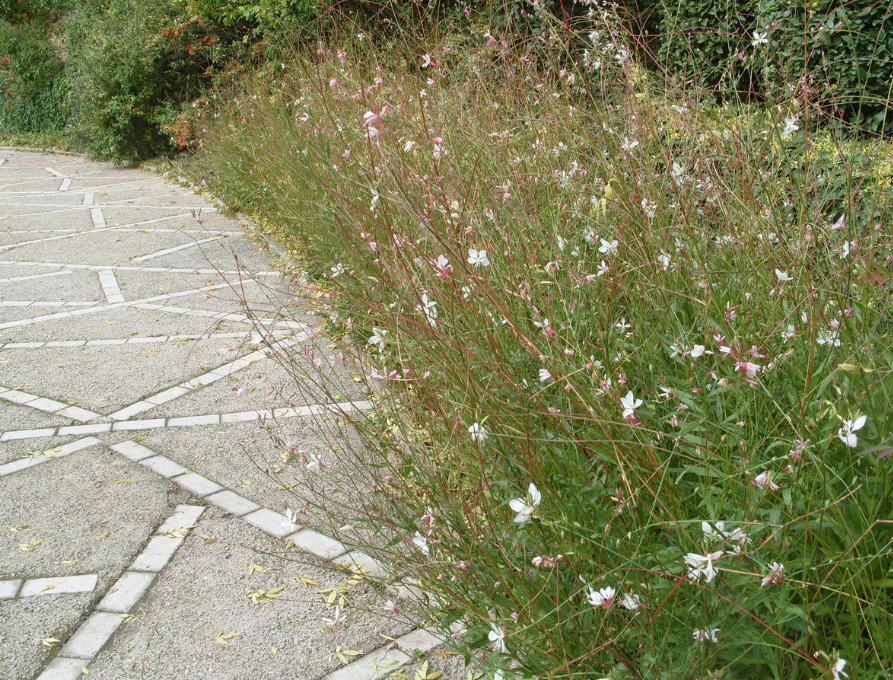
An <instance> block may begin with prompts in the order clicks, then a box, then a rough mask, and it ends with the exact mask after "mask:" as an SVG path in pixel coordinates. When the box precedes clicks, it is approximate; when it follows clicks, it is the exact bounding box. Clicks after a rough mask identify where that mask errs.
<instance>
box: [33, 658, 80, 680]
mask: <svg viewBox="0 0 893 680" xmlns="http://www.w3.org/2000/svg"><path fill="white" fill-rule="evenodd" d="M84 665H85V661H84V660H83V659H70V658H66V657H64V656H57V657H56V658H55V659H53V660H52V661H51V662H50V665H49V666H47V667H46V668H45V669H44V671H43V673H41V674H40V675H38V676H37V680H81V678H85V677H87V676H85V675H84V674H83V673H82V672H81V670H82V669H83V668H84Z"/></svg>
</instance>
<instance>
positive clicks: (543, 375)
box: [539, 368, 552, 382]
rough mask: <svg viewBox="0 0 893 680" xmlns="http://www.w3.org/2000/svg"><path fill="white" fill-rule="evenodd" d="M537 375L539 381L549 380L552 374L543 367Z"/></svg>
mask: <svg viewBox="0 0 893 680" xmlns="http://www.w3.org/2000/svg"><path fill="white" fill-rule="evenodd" d="M539 376H540V382H549V381H550V380H551V379H552V374H551V373H550V372H549V371H548V369H545V368H541V369H540V373H539Z"/></svg>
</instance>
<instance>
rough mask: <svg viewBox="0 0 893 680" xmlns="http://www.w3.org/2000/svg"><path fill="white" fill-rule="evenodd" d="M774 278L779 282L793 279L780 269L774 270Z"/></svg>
mask: <svg viewBox="0 0 893 680" xmlns="http://www.w3.org/2000/svg"><path fill="white" fill-rule="evenodd" d="M775 278H777V279H778V280H779V281H793V280H794V277H793V276H791V275H790V274H788V273H787V272H783V271H781V269H776V270H775Z"/></svg>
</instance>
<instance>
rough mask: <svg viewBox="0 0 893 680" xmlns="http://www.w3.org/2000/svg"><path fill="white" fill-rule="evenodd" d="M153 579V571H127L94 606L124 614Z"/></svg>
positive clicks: (101, 609) (137, 600)
mask: <svg viewBox="0 0 893 680" xmlns="http://www.w3.org/2000/svg"><path fill="white" fill-rule="evenodd" d="M154 580H155V574H154V573H153V572H148V571H127V572H125V573H124V575H123V576H122V577H121V578H119V579H118V580H117V581H116V582H115V585H113V586H112V587H111V589H110V590H109V592H108V593H106V596H105V597H104V598H102V600H101V601H100V603H99V604H98V605H97V607H96V608H97V609H99V610H100V611H105V612H115V613H118V614H126V613H127V612H129V611H130V610H131V609H132V608H133V607H134V605H136V603H137V602H139V600H140V598H141V597H142V596H143V594H144V593H145V592H146V591H147V590H148V589H149V586H151V585H152V581H154Z"/></svg>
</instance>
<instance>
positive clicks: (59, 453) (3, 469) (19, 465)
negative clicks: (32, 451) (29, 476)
mask: <svg viewBox="0 0 893 680" xmlns="http://www.w3.org/2000/svg"><path fill="white" fill-rule="evenodd" d="M100 443H102V442H100V441H99V440H98V439H97V438H96V437H84V438H83V439H78V440H76V441H73V442H70V443H68V444H65V445H63V446H59V447H57V450H56V452H55V453H54V454H53V455H52V456H35V457H34V458H19V459H18V460H14V461H11V462H9V463H5V464H4V465H0V477H3V476H5V475H8V474H11V473H13V472H18V471H19V470H25V469H27V468H30V467H34V466H35V465H40V464H41V463H46V462H47V461H48V460H55V459H57V458H62V457H64V456H67V455H69V454H71V453H74V452H76V451H80V450H82V449H86V448H88V447H90V446H93V445H94V444H100Z"/></svg>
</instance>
